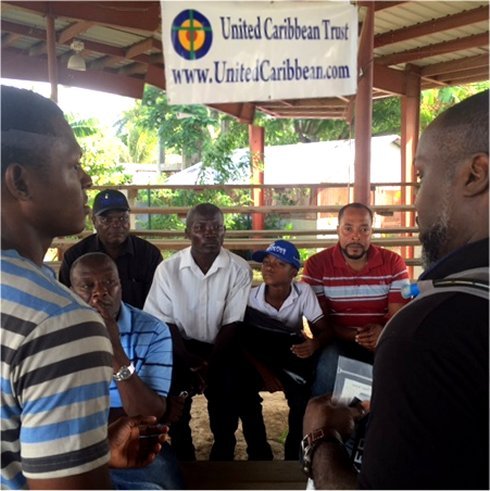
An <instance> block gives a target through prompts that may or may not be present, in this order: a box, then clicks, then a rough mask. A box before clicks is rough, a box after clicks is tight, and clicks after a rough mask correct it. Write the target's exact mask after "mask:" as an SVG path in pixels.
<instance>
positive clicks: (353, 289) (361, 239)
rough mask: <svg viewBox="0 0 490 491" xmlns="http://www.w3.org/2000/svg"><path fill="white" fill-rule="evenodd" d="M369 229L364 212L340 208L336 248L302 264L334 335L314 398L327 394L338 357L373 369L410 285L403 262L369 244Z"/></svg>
mask: <svg viewBox="0 0 490 491" xmlns="http://www.w3.org/2000/svg"><path fill="white" fill-rule="evenodd" d="M372 224H373V212H372V210H371V209H370V208H369V207H367V206H365V205H363V204H362V203H350V204H348V205H345V206H344V207H342V208H341V209H340V211H339V216H338V226H337V232H338V235H339V242H338V244H337V245H336V246H334V247H330V248H329V249H326V250H324V251H322V252H319V253H318V254H315V255H313V256H311V257H310V258H309V259H308V260H307V261H306V262H305V266H304V270H303V281H304V282H306V283H309V284H310V285H311V286H312V287H313V290H314V291H315V293H316V294H317V296H318V300H319V301H320V305H321V307H322V309H323V312H324V314H325V317H326V319H327V322H328V324H329V325H330V326H332V327H333V329H334V333H335V342H334V343H331V344H329V345H328V346H327V347H326V348H325V349H324V351H323V352H322V353H321V355H320V358H319V361H318V365H317V373H316V378H315V382H314V384H313V387H312V394H313V395H320V394H326V393H332V391H333V386H334V382H335V375H336V371H337V362H338V357H339V354H340V355H342V356H346V357H348V358H353V359H356V360H359V361H363V362H366V363H370V364H371V365H372V363H373V358H374V349H375V346H376V342H377V340H378V337H379V335H380V333H381V330H382V329H383V326H384V325H385V324H386V322H387V321H388V319H389V318H390V317H392V316H393V315H394V314H395V313H396V312H397V311H398V310H400V309H401V308H402V307H403V305H404V304H405V303H406V302H407V300H405V299H403V298H402V296H401V289H402V287H403V286H405V285H408V284H409V279H408V273H407V267H406V265H405V262H404V261H403V259H402V258H401V257H400V256H399V255H398V254H396V253H394V252H391V251H388V250H387V249H383V248H381V247H377V246H374V245H372V244H371V235H372Z"/></svg>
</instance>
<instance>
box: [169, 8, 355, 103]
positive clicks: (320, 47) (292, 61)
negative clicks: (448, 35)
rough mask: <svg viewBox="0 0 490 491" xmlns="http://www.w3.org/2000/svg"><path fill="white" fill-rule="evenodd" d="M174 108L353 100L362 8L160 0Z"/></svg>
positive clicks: (170, 99)
mask: <svg viewBox="0 0 490 491" xmlns="http://www.w3.org/2000/svg"><path fill="white" fill-rule="evenodd" d="M161 6H162V44H163V50H164V58H165V77H166V87H167V97H168V101H169V103H170V104H193V103H220V102H245V101H266V100H278V99H305V98H313V97H333V96H345V95H351V94H354V93H355V91H356V85H357V37H358V36H357V8H356V7H355V6H353V5H350V3H349V2H347V1H337V2H334V1H328V2H327V1H312V2H306V1H296V2H288V1H279V2H277V1H276V2H265V1H263V2H260V1H259V2H254V1H238V2H221V1H197V2H187V1H177V2H168V1H165V0H162V2H161Z"/></svg>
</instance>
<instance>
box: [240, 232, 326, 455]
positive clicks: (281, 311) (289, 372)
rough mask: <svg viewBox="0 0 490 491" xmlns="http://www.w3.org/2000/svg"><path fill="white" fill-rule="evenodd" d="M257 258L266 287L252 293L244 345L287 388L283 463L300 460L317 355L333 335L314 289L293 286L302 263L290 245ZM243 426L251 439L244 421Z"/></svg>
mask: <svg viewBox="0 0 490 491" xmlns="http://www.w3.org/2000/svg"><path fill="white" fill-rule="evenodd" d="M252 259H253V260H255V261H258V262H261V263H262V277H263V279H264V283H262V284H261V285H259V286H257V287H255V288H252V290H251V292H250V296H249V300H248V307H247V312H246V314H245V321H244V327H243V338H244V345H245V348H246V349H247V351H248V352H249V353H251V354H252V356H253V357H255V358H257V359H258V360H259V361H260V362H262V363H264V365H265V366H266V367H267V368H269V369H270V370H271V371H272V373H273V374H274V375H275V376H276V377H277V378H278V379H279V381H280V382H281V384H282V386H283V389H284V393H285V395H286V399H287V401H288V406H289V417H288V424H289V431H288V436H287V438H286V441H285V446H284V458H285V459H286V460H297V459H298V456H299V453H298V452H299V446H300V442H301V438H302V436H303V415H304V411H305V408H306V404H307V402H308V399H309V397H310V389H311V382H312V379H313V373H314V369H315V367H314V364H313V363H312V362H313V359H312V356H313V354H314V353H315V352H316V351H317V350H318V349H319V348H321V347H322V346H324V345H325V344H326V343H327V342H328V340H329V338H330V336H331V333H330V331H329V330H328V329H327V325H326V322H325V318H324V316H323V312H322V310H321V308H320V305H319V304H318V300H317V298H316V296H315V293H314V292H313V290H312V289H311V287H310V286H309V285H307V284H305V283H296V282H295V281H294V278H295V277H296V275H297V274H298V270H299V268H300V259H299V253H298V250H297V249H296V247H295V246H294V245H293V244H292V243H291V242H288V241H286V240H277V241H275V242H274V243H272V244H271V245H270V246H269V247H268V248H267V249H266V250H265V251H257V252H255V253H254V254H253V255H252ZM303 316H304V317H306V319H307V320H308V321H309V323H310V326H311V331H312V333H313V337H312V338H311V337H308V336H307V335H305V333H304V330H303ZM248 378H249V379H251V377H248ZM245 383H246V379H245V380H244V384H245ZM255 397H256V396H255ZM249 399H250V400H252V399H253V397H249ZM242 424H243V431H244V434H245V435H246V431H247V427H246V419H245V418H243V417H242ZM246 436H247V435H246Z"/></svg>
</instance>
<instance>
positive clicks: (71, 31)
mask: <svg viewBox="0 0 490 491" xmlns="http://www.w3.org/2000/svg"><path fill="white" fill-rule="evenodd" d="M93 25H94V23H93V22H87V21H81V22H74V23H73V24H72V25H71V26H69V27H67V28H66V29H63V30H62V31H61V32H59V33H58V35H57V42H58V43H59V44H68V43H70V42H71V41H72V40H73V39H74V38H76V37H77V36H78V35H79V34H83V33H84V32H86V31H88V30H89V29H90V28H91V27H92V26H93Z"/></svg>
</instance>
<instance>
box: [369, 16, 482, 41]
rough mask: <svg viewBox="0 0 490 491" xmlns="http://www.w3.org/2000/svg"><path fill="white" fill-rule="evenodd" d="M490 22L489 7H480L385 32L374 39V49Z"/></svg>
mask: <svg viewBox="0 0 490 491" xmlns="http://www.w3.org/2000/svg"><path fill="white" fill-rule="evenodd" d="M483 21H488V6H483V7H478V8H476V9H473V10H467V11H466V12H460V13H458V14H454V15H448V16H446V17H442V18H439V19H431V20H429V21H427V22H421V23H420V24H416V25H414V26H409V27H404V28H403V29H398V30H396V31H390V32H385V33H383V34H378V35H377V36H375V37H374V47H375V48H380V47H381V46H386V45H388V44H394V43H399V42H401V41H406V40H408V39H414V38H418V37H422V36H426V35H427V34H433V33H435V32H442V31H447V30H449V29H454V28H455V27H461V26H466V25H468V24H474V23H476V22H483Z"/></svg>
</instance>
